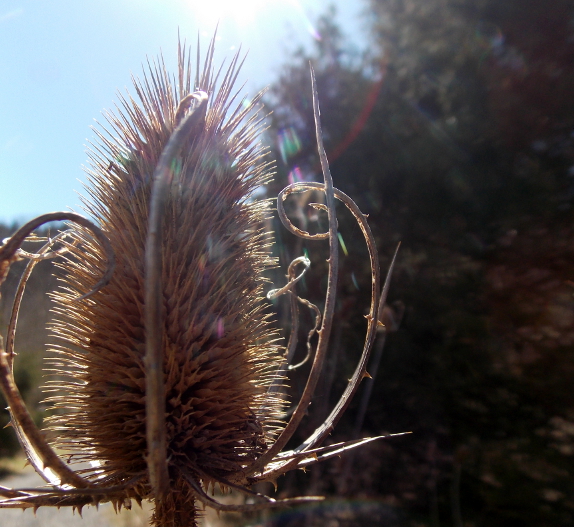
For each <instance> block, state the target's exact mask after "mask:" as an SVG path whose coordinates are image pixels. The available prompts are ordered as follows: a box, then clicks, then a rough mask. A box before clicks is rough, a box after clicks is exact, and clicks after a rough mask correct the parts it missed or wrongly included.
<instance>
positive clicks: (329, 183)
mask: <svg viewBox="0 0 574 527" xmlns="http://www.w3.org/2000/svg"><path fill="white" fill-rule="evenodd" d="M311 85H312V90H313V115H314V118H315V133H316V136H317V148H318V151H319V157H320V159H321V167H322V169H323V178H324V180H325V184H324V186H323V185H321V188H324V190H325V197H326V205H327V214H328V217H329V273H328V278H327V294H326V298H325V309H324V316H323V323H322V325H321V329H320V330H319V341H318V343H317V351H316V352H315V358H314V360H313V365H312V366H311V371H310V372H309V377H308V378H307V383H306V385H305V388H304V390H303V394H302V395H301V399H300V400H299V403H298V404H297V407H296V408H295V411H294V412H293V414H292V415H291V419H290V420H289V422H288V423H287V425H286V426H285V428H284V429H283V431H282V432H281V434H280V435H279V437H278V438H277V440H276V441H275V443H274V444H273V446H271V448H269V450H268V451H267V452H265V454H263V455H262V456H261V457H260V458H259V459H258V460H257V461H256V462H255V463H254V464H253V465H252V466H251V467H249V473H250V474H253V473H255V472H257V471H260V470H261V469H263V467H264V466H265V465H266V464H267V463H268V462H269V461H271V460H272V459H273V457H274V456H275V455H276V454H278V453H279V452H280V451H281V450H282V449H283V447H284V446H285V445H286V444H287V442H288V441H289V439H291V437H292V436H293V434H294V433H295V431H296V430H297V427H298V426H299V424H300V423H301V420H302V419H303V417H304V416H305V414H306V413H307V408H308V407H309V404H311V399H312V397H313V393H314V392H315V388H316V387H317V382H318V381H319V376H320V374H321V371H322V369H323V363H324V361H325V356H326V354H327V346H328V343H329V337H330V335H331V327H332V324H333V313H334V311H335V301H336V289H337V275H338V271H339V256H338V251H339V241H338V238H337V216H336V214H335V194H334V189H333V178H332V177H331V172H330V170H329V163H328V161H327V154H326V153H325V148H324V146H323V136H322V132H321V120H320V110H319V97H318V94H317V85H316V80H315V72H314V71H313V68H312V67H311Z"/></svg>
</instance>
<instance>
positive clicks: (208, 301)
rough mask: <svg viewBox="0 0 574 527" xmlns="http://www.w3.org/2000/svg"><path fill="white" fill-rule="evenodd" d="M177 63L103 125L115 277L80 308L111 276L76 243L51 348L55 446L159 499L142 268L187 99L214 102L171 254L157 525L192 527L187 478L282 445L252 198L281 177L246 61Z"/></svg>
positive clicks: (191, 142) (103, 220)
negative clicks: (243, 82)
mask: <svg viewBox="0 0 574 527" xmlns="http://www.w3.org/2000/svg"><path fill="white" fill-rule="evenodd" d="M198 54H199V53H198ZM178 59H179V64H178V76H177V79H175V78H171V77H170V76H169V75H168V73H167V71H166V68H165V65H164V62H163V59H161V58H160V59H159V60H158V61H157V62H155V63H151V64H150V65H149V70H148V71H147V73H146V74H145V76H144V78H143V80H141V81H140V80H137V79H134V87H135V92H136V94H137V98H138V99H139V101H138V102H136V101H135V100H134V99H132V97H131V96H129V95H128V96H125V97H121V99H120V100H121V104H120V106H119V107H118V108H117V110H116V112H114V113H109V114H107V116H106V118H107V121H108V130H109V131H105V130H104V131H103V132H99V131H97V132H96V133H97V135H98V142H97V144H95V145H92V147H91V149H90V151H89V156H90V160H91V168H90V169H89V170H88V179H89V184H88V187H87V191H88V194H89V198H88V199H85V200H84V204H85V209H86V211H87V212H88V213H89V214H90V215H91V216H92V217H93V218H95V219H96V220H97V222H98V223H99V225H100V226H101V228H102V230H103V231H104V233H105V235H106V236H107V237H108V239H109V241H110V243H111V245H112V247H113V249H114V251H115V255H116V267H115V272H114V274H113V277H112V279H111V281H110V283H109V284H108V285H107V286H106V287H105V288H103V289H102V290H100V291H97V292H96V293H95V294H93V295H91V296H90V297H88V298H85V299H82V300H79V301H74V299H76V298H77V297H79V296H82V295H85V294H86V293H88V292H89V291H90V290H91V289H92V287H93V285H94V283H96V282H97V281H98V279H99V277H100V276H101V275H102V272H103V271H104V270H105V268H106V257H105V255H104V254H103V252H102V249H101V248H100V246H99V245H98V243H97V242H96V241H95V240H94V239H93V237H92V236H91V235H90V233H89V231H87V230H82V229H81V228H79V229H76V230H75V234H74V236H75V237H76V243H75V244H73V243H69V244H68V247H69V252H68V256H67V257H66V259H65V260H64V262H63V263H61V264H60V266H61V276H62V281H63V284H62V286H61V288H60V289H59V290H58V291H57V292H56V293H54V300H55V305H56V307H55V313H56V315H55V321H54V323H53V333H54V336H55V338H56V344H55V345H54V346H53V350H54V352H55V354H54V355H55V356H54V358H53V359H52V361H51V364H52V365H51V368H52V371H51V373H52V374H53V375H52V377H51V379H50V380H49V381H48V384H47V387H46V389H47V390H51V391H52V392H53V393H52V394H51V396H50V397H48V400H49V402H50V404H51V406H52V409H53V410H54V415H53V416H52V417H51V418H50V421H49V423H50V429H51V433H52V436H53V443H54V445H55V446H56V447H58V448H60V449H62V450H63V451H65V452H66V453H68V454H69V455H71V456H72V458H73V459H74V460H75V461H78V462H91V463H92V466H93V467H94V468H93V469H92V471H91V472H87V474H88V477H89V478H90V479H91V480H93V481H94V482H105V483H106V484H107V485H114V484H117V485H121V484H125V483H127V482H129V481H136V480H137V481H138V483H137V484H136V485H135V487H134V488H135V489H136V490H135V491H134V492H135V494H134V497H135V498H136V499H145V498H146V497H150V496H151V490H150V481H149V478H148V469H147V464H146V460H147V455H148V451H147V442H146V373H145V367H144V355H145V337H146V335H145V324H144V309H145V306H144V296H145V291H144V269H145V263H144V255H145V246H146V236H147V233H148V217H149V213H150V196H151V189H152V179H153V178H152V176H153V174H154V170H155V168H156V165H157V164H158V161H159V158H160V155H161V153H162V151H163V149H164V147H165V145H166V143H167V142H168V140H169V138H170V136H171V134H172V132H173V131H174V129H175V128H176V127H177V125H178V124H179V121H180V120H181V119H182V116H183V115H185V113H186V112H187V111H192V110H193V109H194V106H193V105H194V102H193V101H190V98H189V97H188V96H189V95H190V94H191V93H192V92H194V91H195V90H202V91H204V92H206V93H207V94H208V98H209V99H208V101H209V102H208V107H207V112H206V114H205V117H204V119H201V121H200V122H199V123H198V124H197V125H196V126H195V127H194V129H193V130H192V131H191V133H190V134H189V138H188V139H187V140H186V142H185V144H184V146H183V148H182V149H181V152H180V153H179V154H178V155H177V156H176V157H175V158H174V159H173V161H172V163H171V168H172V173H173V181H172V184H171V188H170V194H169V198H168V201H167V205H166V212H165V216H164V220H163V227H162V238H163V243H162V246H161V254H162V274H161V283H162V288H163V291H162V302H161V306H162V320H163V327H162V334H163V336H162V346H161V348H162V354H163V371H164V383H165V418H166V434H167V461H168V474H169V478H170V490H171V492H170V493H169V496H168V497H167V498H166V499H164V500H161V502H160V503H159V504H157V506H156V510H155V513H154V517H153V522H154V523H155V524H156V525H173V526H176V525H178V526H179V525H181V526H183V525H189V526H192V525H195V517H196V509H195V508H194V506H193V492H192V490H191V488H190V486H189V483H188V480H186V478H185V477H183V476H182V474H186V475H187V478H189V477H192V478H194V479H195V480H196V481H197V482H200V484H202V485H203V486H204V487H208V486H209V485H213V484H215V482H217V481H226V480H227V478H230V477H231V476H232V475H233V474H237V473H241V471H242V469H243V468H244V467H246V466H248V465H249V464H251V463H252V462H253V461H254V460H255V459H257V458H258V457H259V456H260V455H261V454H262V453H263V452H265V450H266V449H267V446H268V444H269V443H270V442H271V441H272V439H273V437H274V435H275V434H276V433H277V432H278V430H279V428H280V426H281V425H280V419H279V418H280V414H281V411H282V407H283V402H282V399H281V396H280V395H279V394H278V393H277V391H275V390H268V387H269V385H270V384H271V383H273V382H274V377H275V375H276V373H275V372H276V371H277V370H278V367H279V365H280V359H279V352H280V349H279V346H278V344H277V334H276V332H275V330H274V329H273V328H272V325H271V324H270V320H269V316H270V315H269V314H268V313H267V311H266V309H267V308H266V304H265V302H264V301H263V292H262V288H263V285H264V281H265V280H264V278H263V273H264V271H265V269H266V268H268V267H269V266H271V265H273V263H274V262H273V259H272V258H271V256H270V244H271V242H272V239H271V238H270V235H269V234H268V233H266V232H264V230H263V227H262V226H263V222H264V220H265V219H266V218H267V217H268V214H269V210H270V202H269V201H267V200H259V199H256V197H255V196H254V192H255V191H256V189H258V188H259V187H260V186H261V185H263V184H265V183H266V182H267V181H268V180H269V179H270V178H271V176H272V164H271V163H270V162H269V161H268V160H267V158H266V153H267V152H266V150H265V148H264V147H262V146H261V145H260V144H259V142H258V135H259V133H260V132H261V128H262V125H263V117H262V116H261V113H260V110H259V109H258V105H259V101H260V97H261V96H260V95H259V96H257V97H256V98H255V99H253V100H251V101H248V100H246V99H243V100H240V99H239V98H238V95H237V93H236V88H235V86H234V84H235V82H236V77H237V72H238V70H239V68H240V63H239V58H238V56H236V57H235V58H234V59H233V61H232V62H231V64H230V66H229V68H228V69H227V71H224V72H222V71H221V70H220V73H219V77H218V75H216V74H214V70H213V66H212V60H213V42H212V44H211V46H210V48H209V50H208V53H207V59H206V60H205V63H204V65H203V67H202V68H201V70H200V68H199V65H198V66H197V68H196V69H195V70H192V67H191V62H190V60H189V53H188V52H187V50H186V49H185V46H183V47H182V46H180V49H179V54H178ZM182 101H183V104H182ZM190 104H191V108H188V107H189V106H190ZM137 478H139V479H137ZM116 505H118V504H116ZM119 505H120V506H121V505H122V503H119Z"/></svg>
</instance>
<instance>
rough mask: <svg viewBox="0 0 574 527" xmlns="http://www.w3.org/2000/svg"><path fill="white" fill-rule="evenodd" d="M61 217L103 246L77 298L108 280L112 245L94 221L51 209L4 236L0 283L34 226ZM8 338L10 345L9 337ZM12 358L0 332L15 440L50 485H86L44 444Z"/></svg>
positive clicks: (0, 366) (2, 378) (3, 383)
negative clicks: (102, 265)
mask: <svg viewBox="0 0 574 527" xmlns="http://www.w3.org/2000/svg"><path fill="white" fill-rule="evenodd" d="M63 220H70V221H73V222H75V223H77V224H79V225H81V226H83V227H85V228H87V229H89V230H90V231H91V232H92V233H93V235H94V237H95V238H96V239H97V240H98V241H99V242H100V243H101V245H102V246H103V248H104V251H105V253H106V257H107V260H108V268H107V269H106V271H105V273H104V276H103V277H102V279H101V280H100V281H99V282H98V283H97V284H96V286H95V287H94V288H93V289H92V291H90V292H89V293H88V294H86V295H84V296H83V297H80V299H82V298H86V297H87V296H89V295H91V294H93V293H94V292H96V291H97V290H98V289H100V288H102V287H104V286H105V285H106V284H107V283H108V282H109V280H110V278H111V276H112V273H113V270H114V266H115V258H114V252H113V249H112V247H111V245H110V242H109V240H108V239H107V238H106V236H105V235H104V234H103V232H102V231H101V230H100V229H99V228H98V227H97V226H96V225H95V224H94V223H92V222H91V221H90V220H88V219H87V218H84V217H83V216H80V215H79V214H76V213H73V212H51V213H48V214H44V215H42V216H38V217H37V218H35V219H33V220H31V221H29V222H28V223H26V224H25V225H23V226H22V227H21V228H20V229H18V231H16V233H15V234H14V235H13V236H12V237H11V238H10V239H8V240H7V241H6V243H5V244H4V245H3V246H2V247H0V283H2V282H3V280H4V278H5V277H6V274H7V272H8V269H9V267H10V264H11V263H12V262H13V261H15V260H17V259H19V258H21V257H22V255H21V254H20V253H19V252H18V251H19V250H20V246H21V245H22V243H24V241H25V240H26V238H27V237H28V235H29V234H30V233H31V232H32V231H33V230H34V229H36V228H38V227H40V226H41V225H43V224H45V223H48V222H51V221H63ZM80 299H78V300H80ZM18 305H19V303H18ZM9 340H10V349H11V348H12V344H13V337H11V338H10V339H9ZM12 361H13V356H12V353H6V352H5V351H4V345H3V340H2V337H1V336H0V387H1V388H2V392H3V394H4V397H5V398H6V401H7V403H8V405H9V409H10V415H11V417H12V420H13V424H14V428H15V429H16V431H17V434H18V438H19V441H20V443H21V444H22V446H23V448H24V450H25V451H26V453H27V454H28V457H29V459H30V461H31V463H32V465H33V466H34V468H35V469H36V471H37V472H38V474H39V475H40V476H42V478H44V479H45V480H46V481H47V482H48V483H51V484H52V485H54V486H60V485H63V484H69V485H73V486H75V487H78V488H86V487H88V486H90V482H89V481H88V480H87V479H85V478H83V477H81V476H79V475H78V474H77V473H76V472H74V471H73V470H71V469H70V468H68V466H67V465H66V464H65V463H64V462H63V461H62V460H61V459H60V458H59V457H58V456H57V455H56V453H55V452H54V450H53V449H52V448H51V447H50V445H48V443H47V441H46V439H45V438H44V436H43V434H42V432H41V431H40V430H39V429H38V427H37V426H36V424H35V423H34V421H33V419H32V417H31V416H30V413H29V412H28V409H27V408H26V405H25V403H24V400H23V399H22V396H21V394H20V391H19V390H18V387H17V386H16V383H15V381H14V375H13V369H12Z"/></svg>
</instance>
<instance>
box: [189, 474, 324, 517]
mask: <svg viewBox="0 0 574 527" xmlns="http://www.w3.org/2000/svg"><path fill="white" fill-rule="evenodd" d="M183 477H184V478H185V479H186V481H187V482H188V483H189V485H190V487H191V491H192V492H193V495H194V497H195V499H197V500H198V501H200V502H201V503H203V504H204V505H208V506H209V507H211V508H213V509H215V510H217V511H225V512H248V511H255V510H263V509H274V508H277V507H289V506H291V505H301V504H305V503H309V502H311V503H314V502H317V501H322V500H324V499H325V498H324V497H323V496H304V497H300V498H291V499H285V500H274V499H273V498H269V497H268V496H263V495H261V494H259V495H258V497H261V498H263V499H264V500H265V501H263V502H259V503H248V504H245V505H233V504H225V503H221V502H219V501H217V500H215V499H213V498H211V497H210V496H208V495H207V494H206V493H205V491H204V490H203V489H202V488H201V485H200V484H199V483H198V482H197V481H196V480H195V479H194V478H193V476H191V475H189V474H188V473H187V472H184V473H183Z"/></svg>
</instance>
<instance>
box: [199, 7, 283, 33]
mask: <svg viewBox="0 0 574 527" xmlns="http://www.w3.org/2000/svg"><path fill="white" fill-rule="evenodd" d="M275 3H276V0H241V1H238V0H209V1H205V0H201V1H197V0H192V1H191V2H190V7H191V9H192V10H193V13H194V16H195V17H196V20H197V22H198V23H199V24H200V25H201V26H215V25H216V24H217V23H218V22H223V21H224V20H225V19H231V20H232V21H233V22H234V23H235V24H237V25H238V26H240V27H245V26H249V25H251V24H253V22H254V21H255V18H256V17H257V15H258V14H260V13H261V12H262V11H264V10H265V8H267V7H270V4H275Z"/></svg>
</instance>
